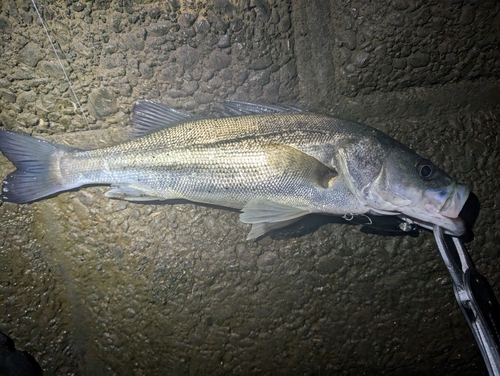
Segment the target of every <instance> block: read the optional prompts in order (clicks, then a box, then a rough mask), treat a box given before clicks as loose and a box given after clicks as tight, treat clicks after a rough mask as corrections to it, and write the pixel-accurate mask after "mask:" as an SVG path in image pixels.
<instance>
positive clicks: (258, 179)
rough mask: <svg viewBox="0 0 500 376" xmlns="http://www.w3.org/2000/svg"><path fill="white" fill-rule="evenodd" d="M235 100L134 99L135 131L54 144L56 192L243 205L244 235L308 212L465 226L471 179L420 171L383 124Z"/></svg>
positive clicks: (412, 155) (452, 227)
mask: <svg viewBox="0 0 500 376" xmlns="http://www.w3.org/2000/svg"><path fill="white" fill-rule="evenodd" d="M237 104H239V103H237ZM239 105H240V112H241V115H240V116H232V117H221V118H213V119H196V118H192V117H190V115H187V114H183V113H180V112H177V111H175V110H172V109H169V108H168V107H165V106H163V105H160V104H157V103H154V102H149V101H142V102H139V103H138V104H137V105H136V108H135V109H134V124H133V126H134V127H135V128H136V130H138V131H137V132H136V134H138V135H139V136H141V137H138V138H136V139H133V140H131V141H129V142H125V143H122V144H119V145H116V146H112V147H107V148H103V149H96V150H88V151H80V150H69V149H68V148H59V149H54V151H53V152H51V154H52V155H51V156H50V158H49V161H50V167H49V168H48V173H49V174H51V178H50V181H51V183H50V184H51V185H57V186H58V188H57V189H53V192H57V191H62V190H67V189H72V188H75V187H79V186H82V185H88V184H103V185H111V186H112V188H111V190H110V191H108V192H107V196H109V197H114V198H122V199H127V200H134V201H140V200H158V199H167V200H168V199H185V200H190V201H194V202H200V203H206V204H215V205H219V206H225V207H230V208H235V209H241V210H242V211H243V213H242V215H241V219H242V221H244V222H247V223H253V224H254V230H253V232H252V233H251V235H250V237H256V236H260V235H262V234H263V233H265V232H266V231H268V230H269V229H271V228H276V227H281V226H282V225H286V224H288V223H290V222H291V221H293V220H296V219H297V218H300V217H301V216H303V215H306V214H308V213H324V214H333V215H345V214H353V215H356V214H366V213H377V214H388V215H402V216H403V217H407V218H411V219H413V220H415V221H417V223H422V224H425V223H430V224H438V225H439V226H441V227H443V228H445V229H446V230H448V231H449V232H450V233H453V234H460V233H461V232H463V223H462V222H461V220H460V219H459V218H457V217H458V213H459V212H460V209H461V207H462V206H463V204H464V202H465V200H466V199H467V195H468V190H467V188H466V187H465V186H463V185H460V184H457V183H455V182H454V181H453V180H452V179H451V178H450V177H449V176H448V175H446V174H445V173H444V172H442V171H441V170H439V169H437V168H435V171H433V179H422V178H421V177H420V176H418V171H417V167H416V164H418V163H419V162H418V161H420V160H422V158H421V157H420V156H418V155H417V154H416V153H414V152H413V151H411V150H410V149H408V148H407V147H405V146H404V145H402V144H400V143H399V142H397V141H396V140H394V139H392V138H390V137H389V136H387V135H385V134H384V133H382V132H380V131H377V130H376V129H374V128H371V127H368V126H365V125H362V124H357V123H352V122H347V121H343V120H339V119H336V118H332V117H329V116H324V115H318V114H314V113H309V112H301V111H299V110H297V111H295V110H291V109H288V108H286V107H284V108H279V109H278V110H276V109H274V108H271V109H268V108H267V107H263V106H256V107H252V106H254V105H251V104H245V103H243V104H239ZM261 110H263V111H261ZM169 111H170V112H169ZM169 114H173V115H175V116H174V117H172V116H170V115H169ZM155 122H156V123H155ZM158 122H159V123H160V125H158V124H157V123H158ZM154 124H156V125H154ZM150 125H152V126H151V127H150ZM150 128H151V129H150ZM150 132H152V133H150ZM148 133H149V134H148ZM10 134H12V132H10ZM4 143H5V144H6V143H7V142H4ZM5 149H6V148H5V147H3V146H2V143H1V141H0V150H2V151H4V150H5ZM4 154H8V151H7V153H5V152H4ZM7 156H8V157H9V155H7ZM10 159H11V160H12V159H13V158H10ZM14 163H15V162H14ZM429 163H430V162H429ZM18 169H19V166H18ZM11 175H12V174H11ZM8 180H9V179H7V184H5V183H4V191H5V187H8ZM53 192H49V193H53ZM4 193H5V192H4ZM5 198H7V201H9V198H8V195H7V196H5V195H4V199H5ZM11 201H15V200H11ZM18 201H20V200H18ZM272 224H275V225H272Z"/></svg>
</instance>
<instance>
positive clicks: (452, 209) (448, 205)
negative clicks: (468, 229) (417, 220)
mask: <svg viewBox="0 0 500 376" xmlns="http://www.w3.org/2000/svg"><path fill="white" fill-rule="evenodd" d="M450 190H451V192H450V194H449V195H448V198H447V199H446V201H445V203H444V204H443V206H442V207H441V209H440V210H439V213H440V214H442V215H443V216H445V217H447V218H457V217H458V215H459V214H460V212H461V211H462V208H463V207H464V205H465V202H466V201H467V198H468V197H469V193H470V191H469V188H467V186H465V185H463V184H453V186H452V187H451V189H450Z"/></svg>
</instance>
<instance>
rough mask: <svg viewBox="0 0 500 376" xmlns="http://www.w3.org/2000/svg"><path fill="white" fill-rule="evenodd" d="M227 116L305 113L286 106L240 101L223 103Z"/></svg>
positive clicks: (299, 109)
mask: <svg viewBox="0 0 500 376" xmlns="http://www.w3.org/2000/svg"><path fill="white" fill-rule="evenodd" d="M222 105H223V106H224V115H225V116H242V115H260V114H278V113H282V112H305V111H304V110H303V109H301V108H298V107H295V106H289V105H286V104H280V103H272V104H260V103H249V102H240V101H228V102H222Z"/></svg>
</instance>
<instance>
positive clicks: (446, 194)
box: [401, 183, 470, 236]
mask: <svg viewBox="0 0 500 376" xmlns="http://www.w3.org/2000/svg"><path fill="white" fill-rule="evenodd" d="M469 193H470V191H469V188H467V186H465V185H463V184H457V183H454V184H452V185H451V186H449V187H448V188H446V189H441V190H432V191H430V190H429V191H427V192H426V194H425V196H426V201H427V202H426V203H425V204H424V207H423V208H424V210H422V209H419V208H418V207H411V208H407V210H402V212H403V214H404V215H403V216H401V217H402V218H405V216H408V218H409V219H411V220H412V221H413V222H415V223H417V224H418V225H420V226H422V227H424V228H426V229H429V230H432V228H433V226H434V225H437V226H440V227H441V228H443V229H444V230H445V233H446V234H449V235H453V236H461V235H463V234H464V233H465V232H466V227H467V226H466V224H465V222H464V220H463V219H462V218H461V217H460V214H461V211H462V208H463V207H464V205H465V203H466V201H467V199H468V197H469Z"/></svg>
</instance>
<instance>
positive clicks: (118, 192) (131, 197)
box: [104, 185, 166, 201]
mask: <svg viewBox="0 0 500 376" xmlns="http://www.w3.org/2000/svg"><path fill="white" fill-rule="evenodd" d="M104 196H106V197H109V198H117V199H120V200H127V201H158V200H165V199H166V198H165V197H160V196H157V195H152V194H151V192H149V191H148V190H146V189H144V188H141V187H137V186H133V185H112V186H111V189H110V190H109V191H107V192H106V193H105V194H104Z"/></svg>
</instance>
